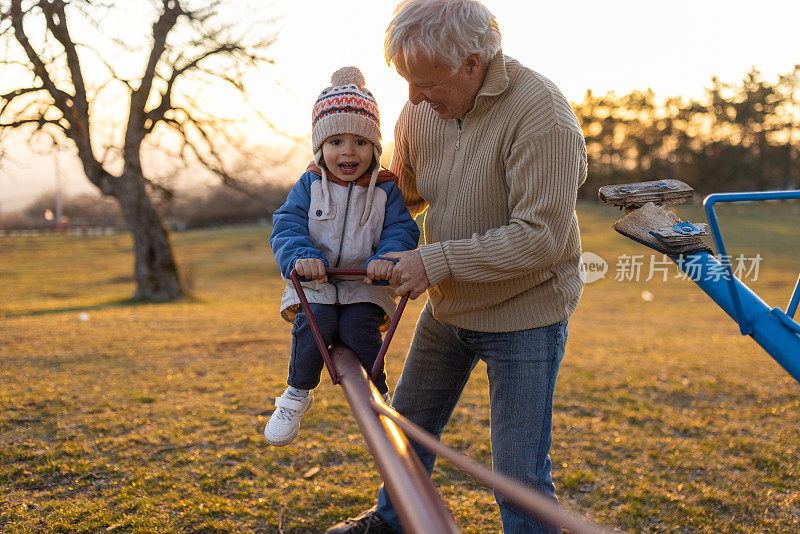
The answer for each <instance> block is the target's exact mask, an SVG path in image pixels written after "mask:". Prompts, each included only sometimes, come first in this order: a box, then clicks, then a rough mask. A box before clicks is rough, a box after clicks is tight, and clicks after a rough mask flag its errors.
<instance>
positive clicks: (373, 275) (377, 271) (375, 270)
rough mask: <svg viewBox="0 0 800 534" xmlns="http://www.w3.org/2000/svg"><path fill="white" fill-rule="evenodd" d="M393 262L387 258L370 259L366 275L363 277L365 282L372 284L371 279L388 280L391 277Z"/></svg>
mask: <svg viewBox="0 0 800 534" xmlns="http://www.w3.org/2000/svg"><path fill="white" fill-rule="evenodd" d="M392 269H394V262H393V261H389V260H372V261H371V262H369V265H367V277H366V278H364V283H365V284H372V281H373V280H388V279H389V278H391V277H392Z"/></svg>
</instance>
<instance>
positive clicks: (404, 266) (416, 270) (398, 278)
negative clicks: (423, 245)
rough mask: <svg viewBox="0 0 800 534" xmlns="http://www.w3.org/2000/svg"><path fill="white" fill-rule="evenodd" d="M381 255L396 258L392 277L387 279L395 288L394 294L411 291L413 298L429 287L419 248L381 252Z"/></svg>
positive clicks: (399, 294) (400, 294) (429, 283)
mask: <svg viewBox="0 0 800 534" xmlns="http://www.w3.org/2000/svg"><path fill="white" fill-rule="evenodd" d="M381 256H382V257H384V258H391V259H393V260H397V263H395V265H394V269H393V270H392V277H391V278H390V279H389V284H390V285H391V286H392V287H394V288H395V290H394V294H395V295H397V296H402V295H405V294H406V293H408V292H411V299H412V300H413V299H416V298H417V297H419V296H420V295H422V294H423V293H425V291H426V290H427V289H428V288H429V287H431V282H430V280H428V275H427V273H426V272H425V265H424V264H423V263H422V255H420V253H419V249H415V250H406V251H404V252H388V253H386V254H381Z"/></svg>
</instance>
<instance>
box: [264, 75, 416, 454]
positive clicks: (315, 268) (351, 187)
mask: <svg viewBox="0 0 800 534" xmlns="http://www.w3.org/2000/svg"><path fill="white" fill-rule="evenodd" d="M331 84H332V86H331V87H328V88H327V89H325V90H324V91H322V93H321V94H320V95H319V97H318V98H317V102H316V104H315V105H314V110H313V112H312V123H311V124H312V133H311V142H312V145H313V153H314V162H315V164H313V163H312V164H311V165H309V167H308V169H307V170H306V173H305V174H303V175H302V176H301V177H300V180H299V181H298V182H297V183H296V184H295V185H294V187H293V188H292V191H291V192H290V193H289V196H288V198H287V199H286V203H284V205H283V206H281V208H280V209H278V210H277V211H276V212H275V214H274V215H273V219H272V223H273V225H272V226H273V227H272V235H271V236H270V240H269V242H270V246H271V247H272V252H273V254H274V255H275V261H276V262H277V263H278V266H279V267H280V269H281V274H282V275H283V278H284V279H287V280H288V278H289V275H290V273H291V271H292V268H294V269H296V270H297V273H298V274H299V275H300V276H302V277H305V278H309V279H313V280H316V282H314V281H311V282H305V283H303V289H304V291H305V295H306V298H307V299H308V302H309V305H310V306H311V311H312V313H313V314H314V318H315V319H316V321H317V324H318V325H319V328H320V330H321V332H322V337H323V339H324V340H325V343H327V344H329V345H330V344H331V343H332V341H333V339H334V338H335V337H336V338H338V339H339V340H340V341H341V342H342V343H344V344H345V345H347V346H348V347H349V348H350V349H352V350H353V352H355V353H356V356H358V359H359V360H360V361H361V364H362V365H363V366H364V368H365V369H367V370H368V371H369V370H371V369H372V366H373V364H374V363H375V359H376V357H377V355H378V351H379V350H380V345H381V334H380V330H381V329H385V327H386V326H387V325H388V322H389V317H391V316H392V315H393V314H394V311H395V306H396V303H395V299H394V293H393V291H392V290H391V289H390V288H388V287H385V286H376V285H372V284H371V281H372V280H381V279H383V280H388V279H389V278H390V277H391V274H392V268H393V267H394V263H393V262H392V261H390V260H386V259H382V258H380V255H381V254H383V253H386V252H393V251H402V250H410V249H414V248H416V246H417V240H418V239H419V229H418V228H417V225H416V223H415V222H414V220H413V219H412V218H411V215H410V214H409V213H408V210H407V209H406V207H405V204H404V203H403V197H402V195H401V193H400V189H399V188H398V187H397V184H396V180H397V178H396V177H395V176H394V175H393V174H392V173H391V172H389V171H385V170H381V168H380V156H381V151H382V148H381V143H380V138H381V133H380V119H379V116H378V106H377V104H376V103H375V99H374V97H373V96H372V93H370V92H369V91H368V90H367V89H366V87H364V77H363V76H362V75H361V72H360V71H359V70H358V69H357V68H355V67H343V68H341V69H339V70H337V71H336V72H334V73H333V76H331ZM327 267H338V268H345V269H364V268H365V267H366V269H367V276H368V278H366V279H364V278H361V277H359V278H357V279H352V277H351V278H350V279H335V280H329V279H328V277H327V276H325V268H327ZM365 282H366V283H365ZM299 302H300V300H299V298H298V297H297V294H296V292H295V290H294V287H293V286H292V284H291V282H289V283H287V285H286V291H285V292H284V293H283V298H282V299H281V316H283V318H284V319H286V320H287V321H290V322H293V323H294V325H293V327H292V354H291V357H290V360H289V378H288V380H287V384H288V385H289V387H288V388H287V389H286V391H284V392H283V395H281V396H280V397H278V398H277V399H275V406H276V409H275V412H273V414H272V416H271V417H270V419H269V422H268V423H267V427H266V428H265V429H264V436H265V437H266V439H267V442H269V443H270V444H271V445H275V446H279V447H282V446H284V445H288V444H289V443H291V442H292V441H293V440H294V438H295V436H297V433H298V431H299V430H300V418H301V417H302V416H303V414H304V413H305V412H306V411H307V410H308V409H309V407H311V403H312V401H313V392H312V391H311V390H312V389H314V388H315V387H316V386H317V385H318V384H319V381H320V373H321V372H322V367H323V360H322V355H321V354H320V352H319V349H318V348H317V344H316V343H315V341H314V337H313V334H312V333H311V328H310V327H309V324H308V320H307V318H306V316H305V313H304V312H303V310H302V309H301V308H300V305H299ZM375 381H376V384H375V386H376V387H377V388H378V391H379V392H380V393H381V394H382V395H384V398H388V391H389V390H388V388H387V386H386V374H385V373H384V372H383V370H381V372H380V374H379V376H378V377H376V380H375Z"/></svg>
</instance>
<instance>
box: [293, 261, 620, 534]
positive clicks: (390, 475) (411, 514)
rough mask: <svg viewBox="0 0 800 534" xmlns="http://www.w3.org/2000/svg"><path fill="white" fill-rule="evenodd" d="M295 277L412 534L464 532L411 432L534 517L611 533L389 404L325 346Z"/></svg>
mask: <svg viewBox="0 0 800 534" xmlns="http://www.w3.org/2000/svg"><path fill="white" fill-rule="evenodd" d="M343 271H344V272H343ZM325 272H326V274H330V275H334V274H339V275H347V276H351V275H352V276H365V275H366V271H363V270H344V269H336V270H334V269H326V271H325ZM291 279H292V283H293V284H294V287H295V289H296V290H297V294H298V296H299V297H300V303H301V306H303V310H304V311H305V313H306V316H307V318H308V322H309V324H310V325H311V327H312V331H313V332H314V339H315V340H316V342H317V345H318V346H319V349H320V352H321V353H322V356H323V359H324V361H325V365H326V367H327V368H328V372H329V374H330V375H331V380H333V383H334V384H339V385H340V386H341V388H342V391H343V392H344V395H345V398H346V399H347V402H348V404H349V405H350V410H351V411H352V412H353V416H354V417H355V419H356V422H357V423H358V427H359V429H360V430H361V434H362V435H363V436H364V441H365V442H366V444H367V448H368V451H369V452H370V454H372V457H373V458H374V459H375V464H376V467H377V468H378V472H379V473H380V475H381V478H382V479H383V482H384V484H385V485H386V490H387V491H388V492H389V496H390V497H391V499H392V504H393V505H394V507H395V510H396V511H397V514H398V515H399V516H400V522H401V523H402V525H403V529H404V530H405V532H407V533H408V534H431V533H436V534H456V533H459V532H461V530H460V529H459V528H458V525H456V522H455V520H454V519H453V515H452V514H451V513H450V510H449V509H448V507H447V505H446V504H445V503H444V502H443V501H442V498H441V496H440V495H439V493H438V492H437V491H436V489H435V488H434V487H433V483H432V482H431V479H430V477H429V476H428V473H427V472H426V471H425V468H424V467H423V466H422V463H421V462H420V460H419V458H418V457H417V455H416V454H415V453H414V449H413V448H412V447H411V444H410V442H409V440H408V437H406V434H408V436H410V437H411V438H412V439H413V440H414V441H416V442H417V443H419V444H420V445H422V446H423V447H425V448H427V449H428V450H430V451H431V452H434V453H436V455H437V456H440V457H443V458H445V459H446V460H448V461H449V462H451V463H452V464H453V465H454V466H456V467H458V468H459V469H461V470H462V471H465V472H466V473H469V474H470V475H472V476H473V477H474V478H475V479H476V480H478V481H479V482H481V483H483V484H485V485H486V486H488V487H490V488H494V489H495V490H497V491H498V492H500V493H502V494H503V495H506V496H507V497H509V498H510V499H511V500H512V502H513V503H514V504H515V505H516V506H517V507H518V508H519V509H521V510H523V511H525V512H526V513H528V514H529V515H530V516H531V517H535V518H537V519H538V520H540V521H542V522H544V523H548V524H551V525H560V526H562V527H565V528H567V529H568V530H569V531H570V532H572V533H574V534H604V533H606V532H607V531H606V530H605V529H602V528H600V527H598V526H596V525H593V524H591V523H589V522H587V521H585V520H583V519H581V518H579V517H577V516H575V515H573V514H570V513H568V512H566V511H564V510H562V509H561V508H559V507H558V505H556V504H555V503H553V502H552V501H550V500H549V499H547V498H546V497H544V496H543V495H541V494H540V493H539V492H538V491H536V490H534V489H532V488H530V487H528V486H525V485H524V484H522V483H520V482H518V481H516V480H513V479H511V478H509V477H507V476H505V475H502V474H500V473H495V472H493V471H492V470H491V469H488V468H487V467H484V466H483V465H481V464H480V463H478V462H476V461H475V460H473V459H472V458H469V457H468V456H465V455H463V454H461V453H459V452H458V451H456V450H454V449H451V448H450V447H447V446H445V445H443V444H441V443H440V442H439V440H438V439H437V438H436V437H434V436H433V435H431V434H430V433H428V432H427V431H425V430H424V429H422V428H420V427H418V426H417V425H415V424H414V423H412V422H411V421H409V420H408V419H406V418H404V417H403V416H401V415H400V414H398V413H397V412H395V411H394V410H392V409H391V408H389V407H388V406H386V404H384V402H383V400H382V399H381V396H380V393H379V392H378V390H377V388H376V387H375V385H374V384H373V383H372V382H371V381H370V379H369V378H368V377H367V374H366V371H364V369H363V368H362V367H361V363H360V362H359V361H358V358H357V357H356V355H355V353H354V352H353V351H352V350H350V349H349V348H347V347H345V346H344V345H341V344H335V345H333V347H331V350H330V351H328V347H326V346H324V345H325V343H324V341H323V340H322V335H321V333H320V332H319V328H318V327H317V324H316V321H315V320H314V316H313V314H312V312H311V309H310V307H309V306H308V301H307V299H306V298H305V294H304V293H303V288H302V286H301V285H300V278H299V277H298V276H297V273H296V272H295V271H292V273H291ZM407 300H408V295H405V297H404V298H403V301H401V303H400V305H399V306H398V311H397V312H396V313H395V316H394V317H393V319H392V326H390V328H389V331H387V334H386V335H387V338H389V339H388V340H391V335H390V332H391V334H394V330H395V329H396V328H397V322H398V321H399V319H400V315H401V314H402V311H403V310H402V308H403V307H405V304H406V301H407ZM388 340H386V339H384V343H383V345H382V346H381V354H382V356H381V358H380V360H381V362H382V359H383V355H385V353H386V349H387V348H388V344H389V343H388ZM378 363H379V362H377V361H376V366H377V367H376V368H377V369H380V366H378ZM373 369H375V368H373ZM373 373H374V370H373Z"/></svg>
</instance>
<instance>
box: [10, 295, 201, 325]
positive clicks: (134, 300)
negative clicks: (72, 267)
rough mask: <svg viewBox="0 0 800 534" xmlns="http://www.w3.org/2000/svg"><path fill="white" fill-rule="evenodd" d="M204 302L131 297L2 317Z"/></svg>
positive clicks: (188, 297)
mask: <svg viewBox="0 0 800 534" xmlns="http://www.w3.org/2000/svg"><path fill="white" fill-rule="evenodd" d="M203 301H204V300H203V299H202V298H200V297H197V296H195V295H192V294H188V293H187V294H186V295H184V296H183V297H181V298H178V299H175V300H168V301H163V300H151V299H147V298H142V297H130V298H125V299H114V300H108V301H105V302H98V303H97V304H89V305H85V306H64V307H61V308H47V309H42V310H31V311H24V312H9V313H2V312H0V317H3V318H6V319H9V318H12V317H37V316H40V315H55V314H58V313H76V312H78V313H79V312H88V311H97V310H103V309H107V308H126V307H129V306H130V307H132V306H142V305H153V306H158V305H163V304H176V303H181V302H184V303H185V302H189V303H200V302H203Z"/></svg>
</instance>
